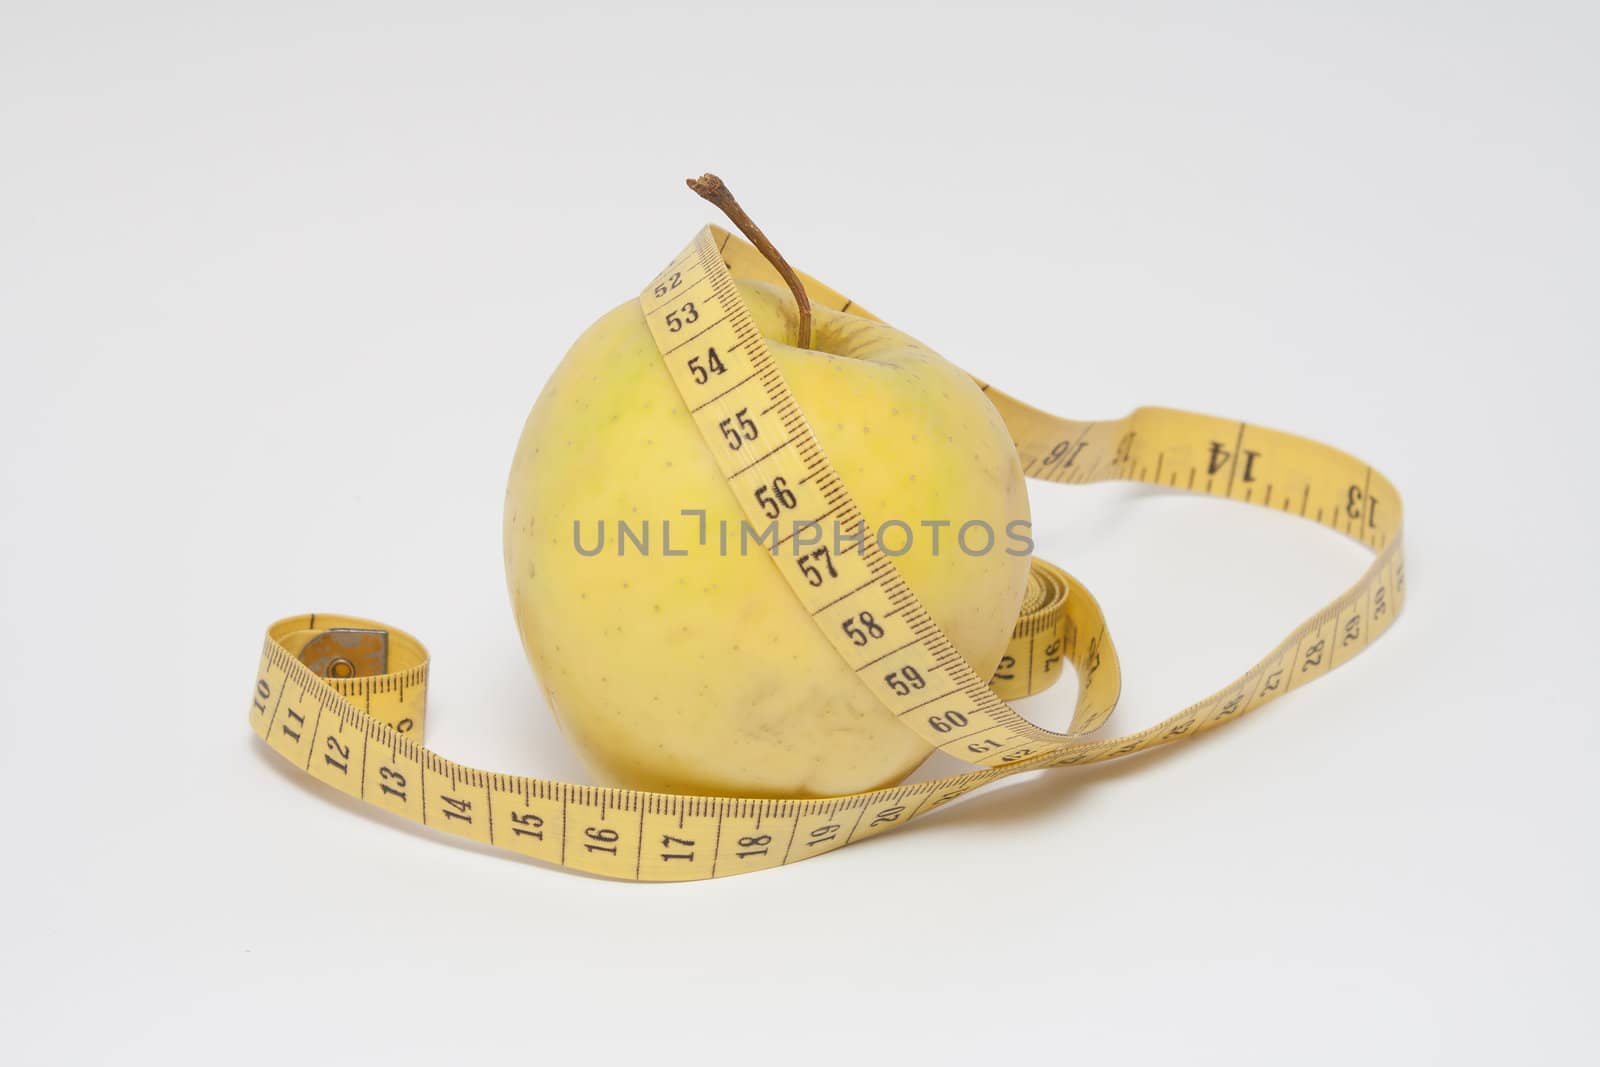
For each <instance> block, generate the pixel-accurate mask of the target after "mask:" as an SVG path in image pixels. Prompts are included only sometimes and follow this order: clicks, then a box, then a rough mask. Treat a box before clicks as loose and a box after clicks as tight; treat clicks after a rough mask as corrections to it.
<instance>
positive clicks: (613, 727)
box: [505, 281, 1029, 796]
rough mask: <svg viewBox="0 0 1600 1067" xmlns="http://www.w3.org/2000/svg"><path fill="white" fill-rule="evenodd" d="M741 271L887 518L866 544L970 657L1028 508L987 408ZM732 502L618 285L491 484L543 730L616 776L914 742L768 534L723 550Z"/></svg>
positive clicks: (1005, 628)
mask: <svg viewBox="0 0 1600 1067" xmlns="http://www.w3.org/2000/svg"><path fill="white" fill-rule="evenodd" d="M738 288H739V292H740V295H741V296H742V297H743V299H744V301H745V303H746V304H747V305H748V307H749V309H750V311H751V313H752V315H753V317H754V320H755V323H756V325H757V327H758V329H759V331H760V333H761V335H762V336H763V337H764V338H765V339H766V342H767V347H768V348H769V350H770V351H771V352H772V355H773V358H774V359H775V361H776V363H777V365H778V367H779V369H780V370H781V372H782V373H783V376H784V377H785V379H787V381H788V383H789V385H790V387H791V389H792V390H793V392H794V395H795V398H796V399H797V400H798V401H799V404H800V407H801V409H802V410H803V411H804V412H805V414H806V417H807V419H808V421H809V422H810V424H811V427H812V429H813V431H814V432H815V434H816V436H817V439H818V440H819V441H820V443H821V445H822V447H823V450H824V452H825V453H826V454H827V456H828V458H829V460H830V461H831V462H832V463H833V465H834V466H835V467H836V468H837V470H838V471H839V474H840V475H841V476H842V478H843V481H844V484H845V485H846V486H847V487H848V488H849V489H850V492H851V494H852V495H853V496H854V498H855V501H856V503H857V505H858V506H859V507H860V510H861V512H862V514H863V515H864V517H865V519H866V521H867V523H868V525H869V529H870V530H877V529H878V528H879V527H881V526H882V525H883V524H885V523H890V522H891V521H892V520H898V522H900V523H904V524H905V526H904V527H903V528H902V527H900V526H897V525H896V526H892V527H890V528H886V529H885V530H884V532H883V534H882V542H883V544H884V545H885V547H886V548H887V549H888V550H889V551H890V552H891V553H892V552H895V551H899V550H901V549H902V546H907V547H905V548H904V551H903V554H900V555H898V556H896V557H894V562H895V564H896V566H897V567H899V569H900V572H901V573H902V574H903V575H904V577H905V579H906V581H907V582H908V583H909V585H910V586H911V588H912V589H913V590H914V591H915V592H916V594H917V596H918V597H919V598H920V599H921V601H922V603H923V604H924V606H926V608H927V609H928V611H929V612H930V613H931V614H932V616H933V618H934V619H935V620H936V621H937V622H938V623H939V625H940V626H941V627H942V628H943V629H944V631H945V633H946V634H947V635H949V637H950V640H951V641H952V642H953V643H954V645H955V647H956V648H957V649H958V650H959V651H960V652H961V653H962V655H964V656H965V657H966V658H967V660H968V661H969V662H970V663H971V664H972V666H973V667H974V668H975V669H976V670H977V671H978V672H979V673H980V675H981V676H983V677H988V675H989V673H991V672H992V671H993V669H994V667H995V665H996V664H997V662H998V661H999V658H1000V656H1001V654H1002V653H1003V652H1004V650H1005V646H1006V641H1007V639H1008V637H1009V636H1010V632H1011V628H1012V624H1013V623H1014V622H1015V620H1016V613H1017V608H1018V605H1019V603H1020V601H1021V599H1022V596H1023V593H1024V590H1025V587H1026V584H1027V578H1028V560H1027V558H1026V557H1025V555H1023V554H1021V552H1020V551H1019V550H1018V549H1017V544H1018V542H1017V541H1016V540H1015V539H1008V529H1010V530H1015V529H1016V527H1014V526H1013V525H1012V524H1013V523H1016V522H1019V521H1020V522H1023V523H1025V522H1026V521H1027V520H1028V517H1029V512H1028V497H1027V490H1026V488H1025V484H1024V479H1023V474H1022V469H1021V467H1020V464H1019V462H1018V459H1017V453H1016V449H1015V448H1014V446H1013V445H1012V442H1011V438H1010V436H1009V434H1008V433H1007V431H1006V427H1005V425H1004V423H1002V422H1001V420H1000V416H999V415H998V414H997V413H996V411H995V409H994V408H993V406H992V405H991V404H990V403H989V402H988V400H987V399H986V398H985V397H984V395H983V393H982V391H981V390H980V389H979V388H978V387H977V386H976V385H975V384H974V383H973V382H972V380H971V379H970V378H969V377H968V376H967V375H966V374H965V373H963V372H962V371H961V370H959V369H958V368H957V367H955V366H954V365H952V364H950V363H948V362H946V361H945V360H944V359H943V358H942V357H940V356H939V355H938V354H937V353H935V352H933V351H932V350H930V349H929V348H928V347H927V346H925V345H923V344H920V343H919V342H917V341H915V340H913V339H912V338H910V337H908V336H906V335H905V334H903V333H900V332H899V331H897V330H894V329H892V328H890V327H888V326H886V325H884V324H882V323H879V322H875V321H873V320H870V319H865V318H861V317H859V316H855V315H850V314H848V313H843V312H836V311H831V310H828V309H826V308H818V309H817V310H816V317H815V321H814V326H813V334H812V339H811V345H810V347H809V348H805V349H801V348H797V347H794V345H795V342H796V341H797V340H798V337H799V329H798V318H797V315H796V312H795V307H794V304H793V302H792V299H791V297H790V295H789V293H788V292H786V291H784V290H781V289H777V288H774V287H771V286H768V285H765V284H763V283H759V282H745V281H741V282H740V283H739V286H738ZM686 511H688V512H699V511H703V512H704V513H705V514H704V520H703V522H704V526H703V527H702V519H701V518H700V516H699V515H697V514H688V515H686V514H685V512H686ZM743 520H744V513H743V512H742V511H741V509H740V506H739V502H738V501H737V500H735V498H734V496H733V493H732V491H731V490H730V489H729V488H728V485H727V483H726V482H725V481H724V480H723V476H722V474H721V472H720V471H719V470H718V468H717V465H716V462H715V461H714V459H713V457H712V455H711V453H710V452H709V451H708V449H707V447H706V444H705V441H704V440H703V438H702V437H701V435H700V432H699V431H698V429H697V428H696V427H695V425H694V423H693V422H692V421H691V419H690V417H689V412H688V409H687V407H686V406H685V404H684V401H683V399H682V398H681V396H680V395H679V392H678V390H677V388H676V387H675V386H674V385H673V382H672V380H671V378H670V377H669V376H668V372H667V369H666V367H665V365H664V364H663V362H662V358H661V355H660V353H659V352H658V350H657V348H656V345H655V343H654V342H653V341H652V339H651V335H650V331H649V329H648V328H647V326H646V324H645V320H644V315H643V313H642V311H641V310H640V308H639V305H638V303H637V302H636V301H632V300H630V301H629V302H628V303H626V304H623V305H621V306H620V307H618V308H616V309H615V310H613V311H611V312H610V313H608V314H607V315H605V316H604V317H603V318H601V319H600V320H599V321H598V322H596V323H595V324H594V325H593V326H591V327H590V328H589V329H588V330H587V331H586V332H585V333H584V334H583V336H582V337H580V338H579V339H578V341H577V343H576V344H574V345H573V346H572V349H571V351H569V352H568V353H567V355H566V358H565V359H563V360H562V362H561V364H560V366H559V367H558V368H557V369H556V371H555V373H554V375H553V376H552V377H551V378H550V380H549V382H548V383H547V385H546V386H545V389H544V391H543V393H542V394H541V395H540V397H539V400H538V402H537V403H536V404H535V405H534V408H533V411H532V414H530V415H529V417H528V421H527V424H526V426H525V427H524V429H523V432H522V438H521V441H520V443H519V444H518V447H517V452H516V458H515V461H514V463H513V466H512V470H511V478H510V485H509V487H508V490H507V494H506V510H505V562H506V576H507V580H508V582H509V585H510V591H511V599H512V605H513V610H514V611H515V613H516V619H517V625H518V628H519V630H520V631H521V634H522V641H523V646H524V648H525V649H526V651H527V654H528V658H529V659H530V660H531V662H532V664H533V667H534V669H535V671H536V672H537V674H538V676H539V679H540V681H541V683H542V685H543V688H544V691H545V693H546V695H547V696H548V698H549V703H550V707H551V708H552V709H553V710H554V712H555V714H556V716H557V718H558V720H559V721H560V723H561V726H562V729H563V730H564V732H565V733H566V735H567V736H568V737H569V738H570V739H571V741H572V742H573V744H574V745H575V746H576V748H577V749H578V751H579V753H580V754H581V756H582V758H583V759H584V762H585V764H586V765H587V766H588V767H589V769H590V770H591V771H592V772H593V773H594V774H595V775H596V777H597V778H598V779H600V780H601V781H603V782H604V783H606V784H610V785H620V786H627V787H631V788H636V789H650V790H658V791H664V792H679V793H681V792H694V793H711V794H723V795H745V796H816V795H825V794H833V793H845V792H853V791H857V790H862V789H869V788H874V787H877V786H881V785H886V784H889V783H892V782H895V781H898V780H899V779H901V778H903V777H904V776H905V775H906V774H907V773H909V772H910V771H911V770H913V769H914V768H915V767H916V766H917V765H918V764H919V763H920V762H922V760H923V759H924V758H925V757H926V756H927V755H928V754H929V752H930V751H931V749H930V748H929V746H928V745H927V744H925V743H924V742H923V741H922V740H921V739H920V738H918V737H916V736H915V735H913V734H912V733H911V732H910V731H909V730H907V729H906V728H905V727H904V726H902V725H901V724H900V722H899V721H898V720H896V718H895V717H894V716H893V715H892V714H891V713H890V712H889V711H887V710H886V709H884V707H883V706H882V705H881V704H880V703H879V702H878V700H877V698H876V697H874V695H873V694H872V693H871V692H870V691H869V690H868V689H867V687H866V685H864V684H863V683H862V682H861V680H860V679H858V678H857V677H856V675H855V674H853V673H852V672H851V670H850V669H849V667H848V666H847V665H846V664H845V662H844V661H843V659H842V658H841V657H840V655H839V653H838V652H837V651H835V650H834V648H833V647H832V646H831V645H830V644H829V643H828V640H827V639H826V638H825V637H824V636H823V634H822V633H821V632H820V631H819V630H818V629H817V627H816V624H815V623H814V622H813V621H812V619H811V617H810V616H809V615H808V614H807V612H806V611H805V610H804V609H803V608H802V607H801V604H800V602H799V600H798V598H796V596H795V595H794V593H793V592H792V591H791V590H790V589H789V587H788V585H787V584H786V582H785V581H784V578H783V576H782V575H781V574H780V573H779V572H778V570H777V567H776V565H775V563H774V560H773V559H772V557H771V553H770V551H769V550H768V548H766V547H763V546H762V545H760V544H757V543H756V542H755V540H754V539H753V538H751V539H749V540H748V541H746V542H745V545H746V551H744V552H741V550H740V549H741V540H740V534H741V522H742V521H743ZM972 521H978V522H981V523H985V524H987V526H988V528H989V529H990V530H992V531H993V532H994V537H995V540H994V545H993V547H992V548H991V549H989V550H987V551H981V552H980V551H974V552H969V551H967V550H964V549H963V547H962V546H961V545H959V544H958V543H957V533H958V530H959V528H960V527H961V526H962V525H963V524H966V523H968V522H972ZM619 522H622V523H626V524H627V526H628V528H629V530H630V532H631V533H632V534H633V537H632V538H625V537H621V536H620V535H621V530H620V529H619V526H618V524H619ZM647 524H648V527H649V533H648V537H649V541H648V551H641V550H640V548H639V545H638V543H637V542H638V540H639V537H638V535H639V534H640V532H641V531H642V530H643V529H644V528H645V527H646V525H647ZM724 524H725V525H724ZM941 524H946V525H941ZM825 526H826V524H825ZM602 528H603V531H604V542H603V547H602V548H601V549H600V551H598V552H595V551H594V549H595V545H596V541H597V538H598V537H599V536H600V532H601V530H602ZM702 529H703V530H704V534H705V538H704V539H705V543H704V544H702V543H701V535H702ZM723 529H726V530H727V531H728V534H727V548H726V551H724V550H723V548H722V536H721V531H722V530H723ZM974 529H978V528H974ZM785 532H787V531H785ZM842 533H843V535H844V537H845V538H846V539H847V540H846V542H845V545H846V549H847V550H848V547H849V541H848V538H849V537H850V536H851V533H852V531H848V530H846V531H842ZM907 534H909V537H908V536H907ZM868 536H869V537H871V536H873V534H872V533H869V535H868ZM664 537H665V538H666V540H665V542H664ZM936 538H937V545H935V539H936ZM833 539H834V532H833V531H832V530H831V529H829V530H828V531H827V533H826V535H825V536H824V539H823V543H824V544H830V543H831V542H832V541H833ZM970 541H971V542H972V543H969V545H968V547H969V548H971V549H978V548H981V547H982V541H983V538H982V537H981V536H974V537H972V538H971V539H970ZM908 542H909V544H908ZM769 545H770V541H769ZM669 551H670V553H671V554H668V553H669ZM782 551H783V549H780V552H782ZM680 553H682V554H680Z"/></svg>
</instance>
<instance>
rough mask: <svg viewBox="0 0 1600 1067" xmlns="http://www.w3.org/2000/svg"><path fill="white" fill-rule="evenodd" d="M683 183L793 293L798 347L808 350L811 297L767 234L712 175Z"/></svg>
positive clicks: (720, 180) (717, 178)
mask: <svg viewBox="0 0 1600 1067" xmlns="http://www.w3.org/2000/svg"><path fill="white" fill-rule="evenodd" d="M686 184H687V185H688V186H689V188H691V189H693V190H694V191H695V192H696V193H698V194H699V195H700V196H701V197H703V198H705V199H706V200H709V201H711V203H713V204H715V205H716V206H717V207H718V208H719V209H721V211H722V213H723V214H724V215H726V216H728V220H729V221H730V222H732V223H733V224H734V225H735V226H737V227H739V232H740V233H742V234H744V235H745V236H746V237H748V238H749V239H750V243H751V244H753V245H755V246H756V248H757V249H758V250H760V252H761V254H762V255H763V256H766V257H767V262H768V263H771V264H772V265H773V267H775V268H776V269H777V271H778V273H779V274H780V275H782V276H783V280H784V282H785V283H786V284H787V285H788V286H789V291H790V292H791V293H793V294H794V302H795V304H796V305H797V306H798V307H799V309H800V344H799V347H801V348H810V347H811V298H810V297H808V296H806V287H805V286H804V285H801V284H800V276H799V275H797V274H796V273H795V272H794V268H793V267H791V266H789V261H788V260H786V259H784V258H783V254H782V253H781V252H779V251H778V250H777V248H775V247H774V246H773V244H772V242H771V241H769V240H767V235H766V234H764V233H762V232H761V227H759V226H757V225H756V224H755V221H754V220H753V219H751V218H750V216H749V215H747V214H745V210H744V208H742V207H740V206H739V201H737V200H735V199H734V198H733V193H731V192H730V191H729V190H728V187H727V185H725V184H724V183H723V181H722V179H721V178H719V177H717V176H716V175H715V174H702V175H700V177H698V178H688V179H686Z"/></svg>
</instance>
